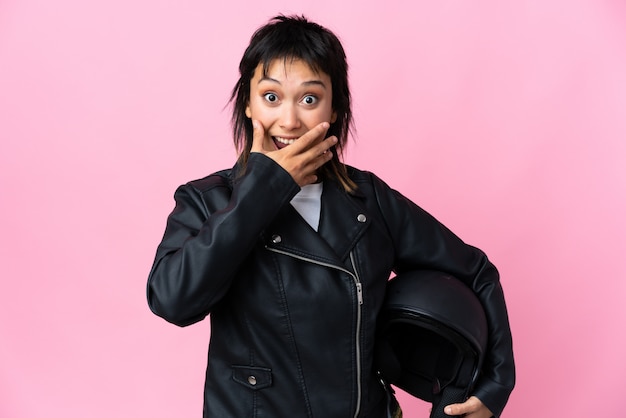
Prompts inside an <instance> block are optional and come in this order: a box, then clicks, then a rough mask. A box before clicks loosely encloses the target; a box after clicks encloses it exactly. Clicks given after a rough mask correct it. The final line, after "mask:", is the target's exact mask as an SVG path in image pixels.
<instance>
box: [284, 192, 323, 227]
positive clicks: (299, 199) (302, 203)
mask: <svg viewBox="0 0 626 418" xmlns="http://www.w3.org/2000/svg"><path fill="white" fill-rule="evenodd" d="M322 185H323V183H314V184H307V185H306V186H303V187H302V189H301V190H300V191H299V192H298V194H297V195H295V196H294V198H293V199H291V206H293V207H294V208H295V209H296V210H297V211H298V213H299V214H300V216H302V217H303V218H304V220H305V221H307V223H308V224H309V225H311V228H313V229H314V230H315V231H317V228H318V227H319V224H320V212H321V210H322Z"/></svg>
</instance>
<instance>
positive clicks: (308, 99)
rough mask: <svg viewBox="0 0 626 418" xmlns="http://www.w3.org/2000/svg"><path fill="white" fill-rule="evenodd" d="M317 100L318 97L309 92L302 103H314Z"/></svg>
mask: <svg viewBox="0 0 626 418" xmlns="http://www.w3.org/2000/svg"><path fill="white" fill-rule="evenodd" d="M317 100H318V99H317V97H315V96H313V95H311V94H308V95H306V96H304V97H303V98H302V103H304V104H306V105H314V104H315V103H317Z"/></svg>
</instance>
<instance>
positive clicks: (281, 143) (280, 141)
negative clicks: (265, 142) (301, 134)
mask: <svg viewBox="0 0 626 418" xmlns="http://www.w3.org/2000/svg"><path fill="white" fill-rule="evenodd" d="M272 139H273V140H274V143H275V144H276V146H277V147H278V149H281V148H285V147H286V146H287V145H291V144H293V143H294V142H296V141H297V140H298V138H283V137H280V136H273V137H272Z"/></svg>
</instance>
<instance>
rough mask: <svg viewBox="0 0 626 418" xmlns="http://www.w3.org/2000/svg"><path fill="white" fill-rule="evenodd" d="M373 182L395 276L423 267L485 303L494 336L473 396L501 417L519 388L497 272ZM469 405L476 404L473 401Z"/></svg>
mask: <svg viewBox="0 0 626 418" xmlns="http://www.w3.org/2000/svg"><path fill="white" fill-rule="evenodd" d="M372 183H373V186H374V191H375V193H376V197H377V199H378V205H379V207H380V210H381V211H382V214H383V216H384V218H385V220H386V223H387V227H388V229H389V232H390V234H391V236H392V238H393V240H394V242H395V243H396V246H395V248H396V272H397V273H401V272H402V271H408V270H413V269H418V268H421V269H424V268H428V269H433V270H439V271H443V272H446V273H448V274H450V275H452V276H454V277H456V278H458V279H459V280H461V281H463V282H464V283H465V284H467V286H469V287H470V288H471V289H472V290H473V291H474V293H475V294H476V295H477V297H478V298H479V299H480V301H481V303H482V305H483V308H484V310H485V315H486V317H487V324H488V327H489V336H488V347H487V353H486V357H485V359H484V363H483V370H482V375H481V377H480V379H479V381H478V383H477V385H476V388H475V389H474V393H473V395H474V396H475V397H476V398H478V400H479V402H480V403H481V404H482V405H483V406H484V407H485V408H486V409H487V410H489V411H490V412H491V413H493V415H495V416H496V417H497V416H499V415H500V414H501V413H502V410H503V409H504V406H505V405H506V402H507V401H508V398H509V395H510V394H511V391H512V390H513V387H514V385H515V364H514V359H513V346H512V337H511V329H510V326H509V319H508V313H507V309H506V303H505V300H504V293H503V291H502V286H501V285H500V277H499V274H498V270H497V269H496V267H495V266H494V265H493V264H492V263H491V262H490V261H489V259H488V258H487V256H486V255H485V254H484V253H483V252H482V251H481V250H479V249H478V248H475V247H472V246H471V245H467V244H465V243H464V242H463V241H462V240H461V239H460V238H459V237H457V236H456V235H455V234H454V233H452V232H451V231H450V230H449V229H448V228H447V227H445V226H444V225H443V224H441V223H440V222H439V221H437V220H436V219H435V218H434V217H433V216H431V215H430V214H429V213H427V212H426V211H424V210H423V209H421V208H420V207H419V206H417V205H416V204H415V203H413V202H411V201H410V200H409V199H407V198H406V197H404V196H402V195H401V194H400V193H398V192H396V191H395V190H393V189H391V188H390V187H389V186H387V185H386V184H385V183H384V182H383V181H382V180H380V179H378V178H377V177H376V176H374V175H372ZM470 399H471V398H470ZM468 402H469V401H468ZM470 404H471V405H470V406H474V404H473V402H470ZM466 406H467V405H466ZM480 416H482V415H476V417H480Z"/></svg>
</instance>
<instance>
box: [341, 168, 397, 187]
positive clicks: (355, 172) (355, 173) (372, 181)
mask: <svg viewBox="0 0 626 418" xmlns="http://www.w3.org/2000/svg"><path fill="white" fill-rule="evenodd" d="M346 170H347V172H348V176H349V177H350V179H352V181H353V182H354V183H356V185H357V191H358V190H361V191H362V192H365V191H367V190H372V188H374V189H381V188H383V189H387V188H389V186H388V185H387V183H385V182H384V181H383V180H382V179H381V178H380V177H378V176H377V175H376V174H374V173H372V172H371V171H367V170H361V169H358V168H356V167H353V166H350V165H346ZM357 193H358V192H357Z"/></svg>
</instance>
